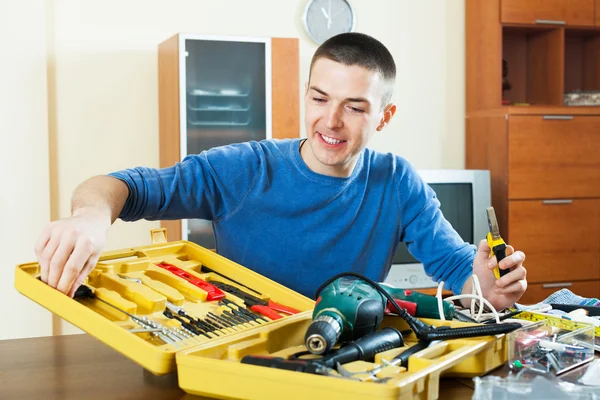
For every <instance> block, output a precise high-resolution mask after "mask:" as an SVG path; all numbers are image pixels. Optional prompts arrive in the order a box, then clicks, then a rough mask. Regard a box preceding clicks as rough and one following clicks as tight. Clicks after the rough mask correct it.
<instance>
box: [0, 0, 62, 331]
mask: <svg viewBox="0 0 600 400" xmlns="http://www.w3.org/2000/svg"><path fill="white" fill-rule="evenodd" d="M7 3H8V2H6V1H4V2H0V48H1V51H2V58H1V60H2V61H1V62H0V185H1V186H0V187H2V191H3V193H2V195H1V196H0V255H1V256H0V260H1V263H0V304H1V305H2V307H0V339H6V338H12V337H31V336H46V335H50V334H52V315H51V314H50V313H49V312H48V311H46V310H45V309H43V308H42V307H40V306H38V305H37V304H35V303H33V302H32V301H31V300H29V299H27V298H25V297H24V296H22V295H21V294H19V293H18V292H17V291H16V290H15V289H14V268H15V266H16V265H17V264H21V263H24V262H26V261H30V260H33V259H34V257H35V253H34V251H33V245H34V242H35V240H36V238H37V235H38V234H39V233H40V232H41V230H42V228H43V226H44V224H45V223H46V222H47V221H48V220H49V219H50V196H49V179H48V177H49V170H48V131H47V127H48V117H47V90H46V8H45V6H44V3H43V2H40V1H36V0H20V1H15V2H10V5H9V4H7ZM40 3H41V4H40Z"/></svg>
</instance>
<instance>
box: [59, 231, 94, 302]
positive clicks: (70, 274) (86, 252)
mask: <svg viewBox="0 0 600 400" xmlns="http://www.w3.org/2000/svg"><path fill="white" fill-rule="evenodd" d="M93 251H94V246H93V244H92V243H91V241H89V240H86V239H79V240H77V242H76V244H75V248H74V249H73V253H71V254H70V256H69V258H68V260H67V261H66V263H65V264H64V269H63V270H62V274H61V275H60V280H59V281H58V284H57V286H56V289H58V290H59V291H61V292H63V293H70V291H71V287H72V286H74V285H73V282H75V279H76V278H78V277H79V275H80V272H81V271H82V270H83V269H84V266H86V264H87V262H88V259H89V258H90V257H91V256H92V255H93V254H92V253H93ZM57 253H58V252H57Z"/></svg>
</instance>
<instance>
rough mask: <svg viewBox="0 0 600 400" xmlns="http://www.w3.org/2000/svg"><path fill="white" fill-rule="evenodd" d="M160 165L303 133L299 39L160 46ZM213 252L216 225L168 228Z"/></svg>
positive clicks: (192, 38)
mask: <svg viewBox="0 0 600 400" xmlns="http://www.w3.org/2000/svg"><path fill="white" fill-rule="evenodd" d="M158 55H159V57H158V72H159V111H160V114H159V129H160V166H161V167H170V166H172V165H173V164H174V163H176V162H178V161H181V159H183V158H184V157H185V156H187V155H188V154H197V153H200V152H201V151H203V150H207V149H210V148H212V147H216V146H221V145H228V144H232V143H239V142H246V141H251V140H256V141H259V140H262V139H268V138H277V139H282V138H297V137H299V133H300V121H299V115H300V107H299V99H300V96H299V90H300V84H299V76H300V74H299V68H300V67H299V63H298V59H299V53H298V39H292V38H252V37H217V36H204V35H195V34H178V35H174V36H172V37H171V38H169V39H168V40H166V41H164V42H163V43H161V44H160V45H159V54H158ZM161 224H162V226H164V227H166V228H167V229H169V232H170V234H169V236H170V237H169V238H170V239H171V240H179V239H188V240H191V241H194V242H196V243H199V244H201V245H203V246H205V247H209V248H214V246H215V242H214V237H213V233H212V224H211V222H209V221H203V220H184V221H162V222H161Z"/></svg>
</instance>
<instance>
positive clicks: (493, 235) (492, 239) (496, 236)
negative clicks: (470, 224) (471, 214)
mask: <svg viewBox="0 0 600 400" xmlns="http://www.w3.org/2000/svg"><path fill="white" fill-rule="evenodd" d="M486 211H487V220H488V227H489V228H490V231H489V232H488V234H487V243H488V246H490V249H491V250H492V254H493V255H495V256H496V260H497V262H498V263H500V261H502V260H503V259H504V258H506V243H504V240H503V239H502V237H501V236H500V228H498V220H497V219H496V212H495V211H494V207H488V208H487V210H486ZM509 272H510V270H508V269H500V268H498V265H496V268H494V276H495V277H496V279H500V277H502V276H504V275H506V274H508V273H509Z"/></svg>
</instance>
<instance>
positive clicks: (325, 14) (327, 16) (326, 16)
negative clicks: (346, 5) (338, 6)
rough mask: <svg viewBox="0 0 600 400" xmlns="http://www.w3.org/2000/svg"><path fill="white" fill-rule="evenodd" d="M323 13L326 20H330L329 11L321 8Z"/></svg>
mask: <svg viewBox="0 0 600 400" xmlns="http://www.w3.org/2000/svg"><path fill="white" fill-rule="evenodd" d="M321 11H323V15H324V16H325V18H327V20H329V15H327V11H325V8H324V7H321Z"/></svg>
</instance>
